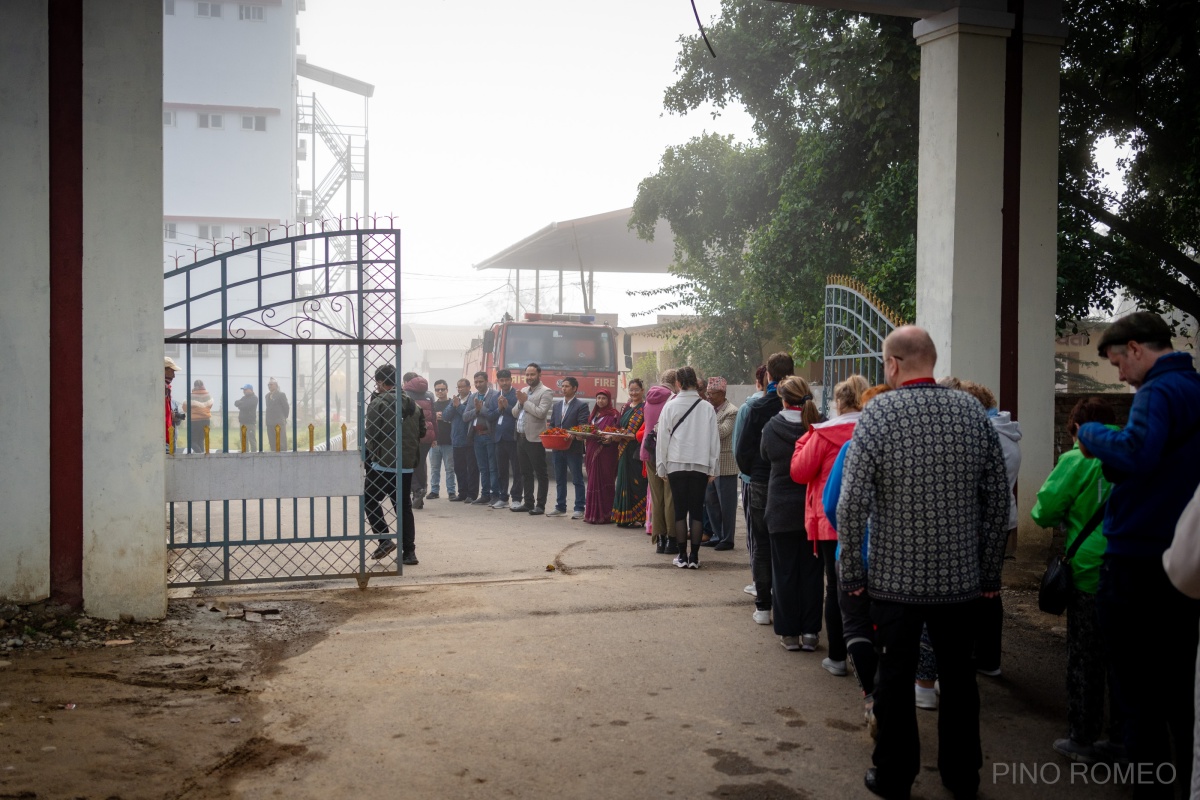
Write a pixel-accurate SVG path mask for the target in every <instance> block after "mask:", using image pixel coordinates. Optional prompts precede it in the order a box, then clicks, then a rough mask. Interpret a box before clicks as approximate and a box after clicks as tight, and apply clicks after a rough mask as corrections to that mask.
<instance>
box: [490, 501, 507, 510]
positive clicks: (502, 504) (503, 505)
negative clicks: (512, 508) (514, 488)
mask: <svg viewBox="0 0 1200 800" xmlns="http://www.w3.org/2000/svg"><path fill="white" fill-rule="evenodd" d="M492 508H494V509H496V510H497V511H499V510H500V509H502V508H508V503H506V502H504V501H503V500H497V501H496V502H494V503H492Z"/></svg>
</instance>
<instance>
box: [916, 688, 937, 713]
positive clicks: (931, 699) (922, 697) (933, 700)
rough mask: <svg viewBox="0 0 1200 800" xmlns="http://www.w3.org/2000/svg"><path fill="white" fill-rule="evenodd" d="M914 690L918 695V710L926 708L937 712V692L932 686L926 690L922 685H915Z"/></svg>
mask: <svg viewBox="0 0 1200 800" xmlns="http://www.w3.org/2000/svg"><path fill="white" fill-rule="evenodd" d="M913 689H914V691H915V692H916V695H917V708H924V709H926V710H929V711H936V710H937V707H938V698H937V692H936V691H934V689H933V687H932V686H930V687H929V688H928V689H926V688H925V687H924V686H921V685H920V684H914V685H913Z"/></svg>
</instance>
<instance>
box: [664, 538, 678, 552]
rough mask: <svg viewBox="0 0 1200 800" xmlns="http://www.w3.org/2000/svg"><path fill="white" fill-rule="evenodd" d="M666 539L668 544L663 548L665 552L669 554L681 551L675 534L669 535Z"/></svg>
mask: <svg viewBox="0 0 1200 800" xmlns="http://www.w3.org/2000/svg"><path fill="white" fill-rule="evenodd" d="M666 539H667V546H666V547H665V548H664V549H663V552H664V553H666V554H667V555H669V556H673V555H675V554H677V553H678V552H679V542H677V541H675V538H674V537H673V536H668V537H666Z"/></svg>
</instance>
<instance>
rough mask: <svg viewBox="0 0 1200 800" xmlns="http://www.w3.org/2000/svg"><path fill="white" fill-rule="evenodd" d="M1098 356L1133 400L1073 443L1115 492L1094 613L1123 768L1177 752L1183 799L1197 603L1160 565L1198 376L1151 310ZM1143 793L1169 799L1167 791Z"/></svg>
mask: <svg viewBox="0 0 1200 800" xmlns="http://www.w3.org/2000/svg"><path fill="white" fill-rule="evenodd" d="M1097 349H1098V350H1099V352H1100V355H1101V357H1103V358H1107V359H1108V361H1109V363H1111V364H1112V365H1113V366H1115V367H1116V368H1117V370H1118V374H1119V375H1120V378H1121V380H1123V381H1125V382H1126V383H1128V384H1129V385H1130V386H1133V387H1135V388H1136V389H1137V393H1136V394H1135V395H1134V396H1133V405H1132V407H1131V408H1130V409H1129V422H1128V424H1126V426H1125V427H1124V428H1123V429H1121V430H1112V429H1110V428H1108V427H1106V426H1104V425H1101V424H1100V423H1098V422H1088V423H1085V424H1084V425H1082V426H1080V428H1079V433H1078V437H1079V449H1080V451H1081V452H1082V453H1083V454H1084V455H1085V456H1092V457H1095V458H1099V459H1100V461H1101V463H1102V464H1103V465H1104V476H1105V477H1106V478H1108V479H1109V480H1110V481H1112V483H1113V490H1112V494H1111V495H1109V500H1108V507H1107V509H1106V511H1105V514H1104V537H1105V539H1106V540H1107V548H1106V550H1105V553H1104V563H1103V565H1102V566H1101V568H1100V587H1099V590H1098V591H1097V593H1096V611H1097V614H1098V616H1099V618H1100V629H1101V633H1102V634H1103V636H1104V639H1105V647H1106V650H1107V655H1108V659H1109V665H1110V666H1111V668H1112V671H1113V676H1114V678H1115V680H1114V683H1115V684H1116V687H1117V702H1118V703H1119V704H1120V706H1121V711H1122V712H1123V714H1124V716H1125V718H1126V720H1128V722H1127V725H1126V741H1125V744H1126V747H1127V751H1128V756H1129V759H1130V761H1132V762H1134V763H1138V764H1148V763H1154V764H1161V763H1163V762H1165V761H1167V760H1168V759H1169V758H1170V756H1171V752H1172V749H1171V744H1172V741H1173V743H1174V755H1175V764H1176V772H1177V773H1178V774H1177V777H1176V781H1177V783H1178V784H1179V785H1180V786H1181V787H1183V790H1184V793H1185V794H1186V793H1187V790H1188V787H1189V786H1190V785H1191V780H1192V777H1193V776H1192V761H1191V752H1192V748H1193V731H1192V725H1193V721H1194V707H1193V705H1192V704H1191V703H1188V702H1186V701H1185V698H1187V697H1190V696H1192V693H1193V685H1194V674H1195V670H1196V647H1197V643H1198V640H1200V603H1198V602H1197V601H1196V600H1192V599H1190V598H1188V597H1185V596H1184V595H1183V594H1182V593H1180V592H1179V591H1178V590H1177V589H1175V587H1174V586H1172V585H1171V583H1170V580H1169V579H1168V578H1167V574H1166V571H1165V570H1164V569H1163V564H1162V554H1163V552H1164V551H1165V550H1166V549H1167V548H1168V547H1169V546H1170V545H1171V540H1172V537H1173V536H1174V533H1175V525H1176V523H1177V522H1178V520H1179V517H1180V515H1181V514H1182V513H1183V509H1184V507H1185V506H1186V505H1187V504H1188V502H1189V501H1190V500H1191V498H1192V494H1193V493H1194V492H1195V490H1196V486H1197V484H1198V483H1200V459H1197V458H1196V453H1197V452H1198V451H1200V375H1197V373H1196V368H1195V366H1193V364H1192V357H1191V356H1190V355H1189V354H1187V353H1180V352H1176V351H1175V350H1174V348H1173V347H1172V345H1171V329H1170V327H1168V326H1167V323H1166V322H1164V321H1163V319H1162V317H1160V316H1158V315H1157V314H1151V313H1149V312H1147V311H1138V312H1136V313H1133V314H1129V315H1127V316H1124V317H1121V318H1120V319H1118V320H1117V321H1116V322H1114V323H1113V324H1112V326H1110V327H1109V328H1108V330H1106V331H1105V332H1104V333H1103V335H1101V337H1100V343H1099V347H1098V348H1097ZM1133 631H1136V636H1137V640H1138V641H1139V642H1147V643H1153V644H1152V646H1153V648H1154V664H1155V666H1154V674H1153V676H1148V675H1147V673H1146V661H1145V657H1144V654H1139V653H1138V652H1137V651H1138V650H1139V649H1140V648H1137V647H1130V646H1129V635H1130V633H1131V632H1133ZM1155 774H1156V775H1157V774H1158V773H1155ZM1198 788H1200V787H1198ZM1141 791H1144V792H1146V796H1150V795H1152V794H1155V792H1157V793H1158V794H1161V795H1162V796H1167V797H1169V796H1171V787H1170V786H1166V787H1164V786H1147V787H1141ZM1156 796H1157V795H1156ZM1192 796H1193V797H1194V796H1196V795H1195V794H1193V795H1192Z"/></svg>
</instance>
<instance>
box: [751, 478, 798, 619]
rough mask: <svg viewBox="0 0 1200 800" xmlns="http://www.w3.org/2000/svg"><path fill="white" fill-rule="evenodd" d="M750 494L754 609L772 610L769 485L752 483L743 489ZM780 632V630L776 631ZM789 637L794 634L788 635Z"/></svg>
mask: <svg viewBox="0 0 1200 800" xmlns="http://www.w3.org/2000/svg"><path fill="white" fill-rule="evenodd" d="M747 490H749V492H750V535H749V536H747V537H746V539H747V544H748V545H749V547H750V576H751V577H752V578H753V579H754V591H755V592H757V595H756V596H755V598H754V607H755V608H756V609H758V610H759V611H769V610H770V609H771V572H772V570H771V548H772V545H771V534H770V533H769V532H768V531H767V484H765V483H754V482H753V481H751V482H750V483H748V484H746V485H745V486H743V487H742V491H743V492H744V491H747ZM776 630H778V628H777V629H776ZM788 635H789V636H791V635H793V634H788Z"/></svg>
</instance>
